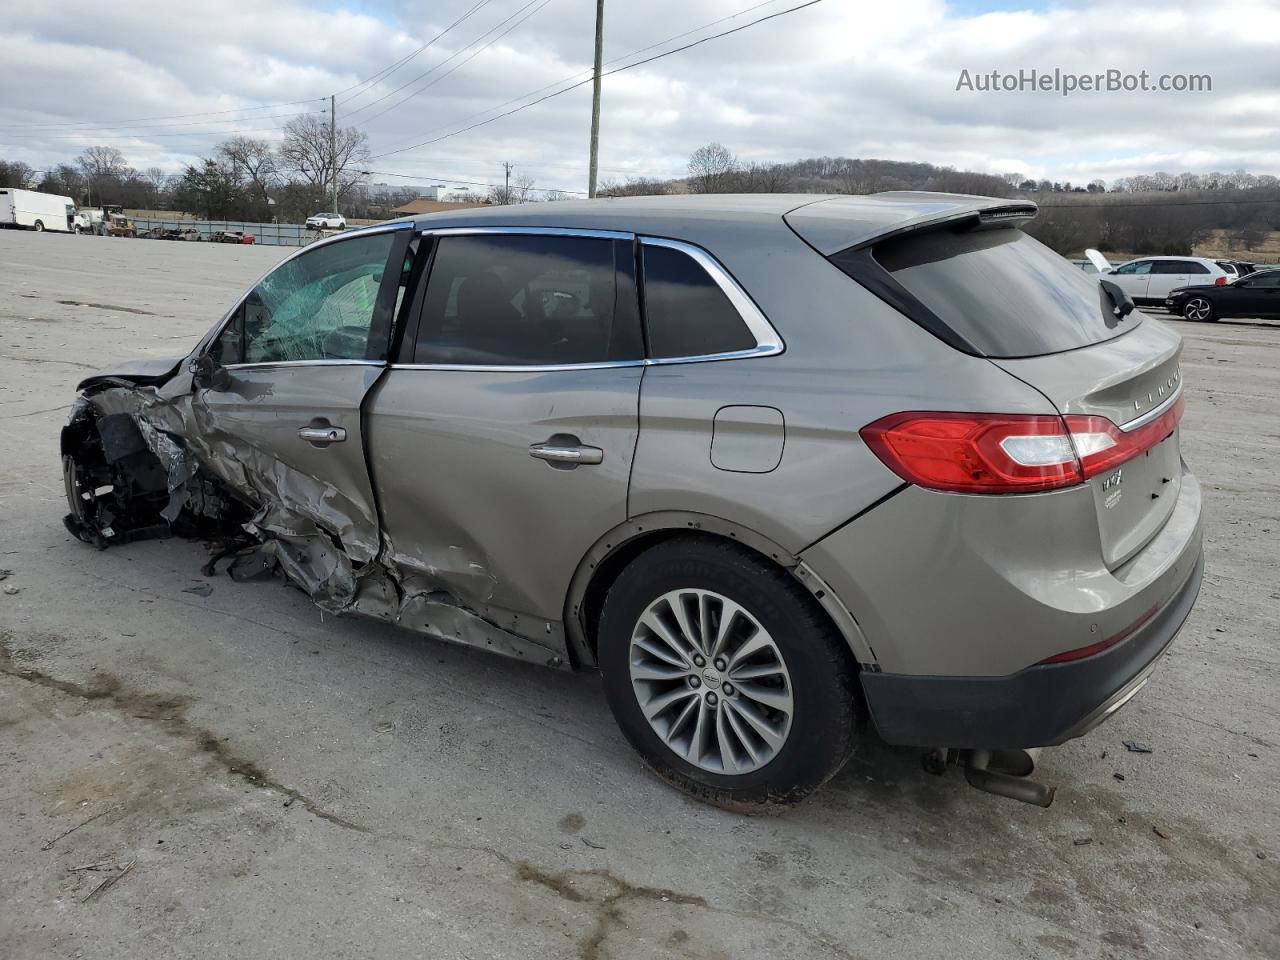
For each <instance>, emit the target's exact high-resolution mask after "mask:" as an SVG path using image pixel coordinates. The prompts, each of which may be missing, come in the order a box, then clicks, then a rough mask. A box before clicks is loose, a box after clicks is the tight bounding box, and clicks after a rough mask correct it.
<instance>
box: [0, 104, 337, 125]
mask: <svg viewBox="0 0 1280 960" xmlns="http://www.w3.org/2000/svg"><path fill="white" fill-rule="evenodd" d="M328 99H329V98H328V97H312V98H311V99H310V100H290V101H288V102H287V103H264V104H262V105H261V106H257V107H236V108H235V109H234V110H208V111H205V112H203V113H173V114H169V115H168V116H160V117H135V118H133V119H132V120H112V121H108V124H107V125H108V126H110V127H119V126H123V125H126V124H130V123H144V122H145V121H148V120H182V119H185V118H187V117H214V116H221V115H222V114H224V113H244V112H245V111H248V110H267V109H272V108H275V107H296V106H299V105H301V104H307V103H319V102H320V101H322V100H328ZM211 122H218V121H211ZM56 127H94V124H93V122H92V121H89V120H76V121H73V122H68V123H46V124H9V125H7V126H4V127H0V130H41V129H53V128H56ZM95 129H102V128H101V127H96V128H95Z"/></svg>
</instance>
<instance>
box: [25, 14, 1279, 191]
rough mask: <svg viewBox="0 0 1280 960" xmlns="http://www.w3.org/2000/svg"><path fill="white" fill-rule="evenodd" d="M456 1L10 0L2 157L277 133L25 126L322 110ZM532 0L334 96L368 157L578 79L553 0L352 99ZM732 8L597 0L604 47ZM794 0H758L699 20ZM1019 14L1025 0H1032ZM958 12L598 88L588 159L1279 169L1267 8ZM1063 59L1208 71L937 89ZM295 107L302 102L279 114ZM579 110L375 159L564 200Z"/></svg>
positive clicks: (644, 166)
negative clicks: (35, 0)
mask: <svg viewBox="0 0 1280 960" xmlns="http://www.w3.org/2000/svg"><path fill="white" fill-rule="evenodd" d="M473 2H474V0H447V2H445V3H443V4H442V5H440V6H439V7H433V8H432V10H431V12H430V13H429V14H424V12H423V7H424V5H423V4H421V3H419V2H414V3H409V2H408V0H385V3H386V6H384V7H383V8H381V9H380V10H379V11H378V15H376V16H375V15H373V14H370V13H367V12H344V11H342V10H337V11H334V10H332V9H331V10H319V9H313V8H310V7H308V6H305V5H303V4H299V3H271V4H264V3H261V2H252V3H251V2H235V0H188V2H187V3H185V4H181V5H174V4H172V3H169V2H160V0H142V2H133V3H130V4H127V5H126V4H103V3H99V2H95V0H44V2H42V3H39V4H27V5H26V6H25V7H18V8H10V9H9V10H7V12H6V16H5V18H4V20H3V30H4V31H7V32H6V33H4V34H0V44H2V46H0V49H4V50H5V51H6V65H5V69H4V70H3V71H0V157H4V158H7V159H15V160H25V161H26V162H28V163H30V164H32V165H33V166H35V167H38V168H43V167H45V166H47V165H49V164H50V163H55V162H59V161H63V160H69V159H70V158H71V157H73V156H74V155H75V154H76V153H77V152H78V151H79V150H80V149H82V148H83V147H84V146H85V145H88V144H92V143H111V144H114V145H116V146H119V147H120V148H121V149H122V150H123V151H124V152H125V154H126V156H127V157H128V159H129V161H130V162H131V163H132V164H133V165H134V166H136V167H139V168H144V167H148V166H152V165H159V166H162V167H166V168H169V169H177V168H178V167H179V166H180V165H181V164H183V163H185V162H189V161H191V160H192V159H194V158H195V157H196V156H198V155H200V154H201V153H205V152H207V151H208V150H209V149H210V148H211V147H212V146H213V145H214V144H215V143H217V142H218V140H219V139H221V138H222V136H224V135H229V134H230V133H233V132H236V131H237V130H240V129H249V130H257V129H259V128H264V127H272V126H275V127H278V126H280V125H282V124H283V122H284V118H278V119H273V120H262V121H257V122H250V121H242V122H227V121H226V119H225V118H226V117H239V116H250V115H258V116H266V115H271V114H274V113H279V112H282V110H279V109H264V110H254V111H248V112H246V113H241V114H235V113H232V114H225V115H223V116H222V117H206V118H191V119H193V120H198V121H199V122H198V123H191V122H186V125H181V124H182V123H184V121H181V120H177V119H175V120H166V121H154V122H153V123H152V124H151V125H150V126H145V125H144V126H132V127H129V128H127V129H124V128H117V129H100V130H84V129H80V128H75V127H62V128H49V127H44V128H40V127H37V126H36V125H41V124H44V125H47V124H56V123H69V122H72V121H94V122H108V121H115V122H117V123H118V121H120V120H123V119H129V118H137V117H152V116H158V115H173V114H190V113H196V112H200V111H214V110H229V109H233V108H239V107H255V106H258V105H260V104H268V103H278V102H282V101H292V100H302V99H309V98H313V99H316V100H317V101H318V100H319V98H321V97H325V96H327V95H328V94H329V93H331V92H333V91H336V90H341V89H343V88H347V87H350V86H351V85H352V84H355V83H356V82H357V81H359V80H360V79H361V78H362V77H365V76H369V75H371V74H374V73H375V72H377V71H379V70H381V69H382V68H383V67H385V66H387V65H389V64H390V63H392V62H393V61H395V60H396V59H398V58H400V57H403V56H406V55H408V54H410V53H411V52H412V51H413V50H414V49H415V48H416V47H417V46H418V45H420V44H421V43H423V42H425V40H427V39H429V38H430V37H431V36H433V35H434V34H435V33H437V32H438V31H439V30H441V29H442V28H443V27H444V26H445V25H447V24H448V23H449V22H451V21H452V20H453V19H455V18H456V17H457V16H459V15H461V14H462V13H463V12H464V11H465V10H466V9H468V8H469V7H470V6H471V4H472V3H473ZM524 2H526V0H492V2H491V3H489V4H488V5H487V6H485V7H484V8H483V9H481V10H480V11H478V12H477V13H476V14H475V15H474V16H473V17H472V18H471V19H470V20H468V21H467V22H466V23H464V24H463V25H461V26H460V27H458V28H457V29H455V30H454V31H452V32H451V33H449V34H448V35H447V36H446V37H444V38H443V39H441V40H440V41H439V42H437V43H436V44H435V45H434V46H433V47H432V48H431V49H430V50H428V51H427V52H426V53H423V54H421V55H420V56H417V57H415V58H414V59H413V60H411V61H410V62H409V63H408V64H406V65H405V66H404V67H403V68H401V69H399V70H397V71H395V72H394V73H393V74H391V75H390V76H389V77H388V78H386V80H385V81H384V82H380V83H378V84H376V85H374V86H373V87H371V88H369V89H368V90H361V91H359V92H358V95H357V96H355V97H354V98H353V99H350V100H349V101H348V102H347V103H345V104H343V105H342V107H341V108H340V111H339V114H340V119H339V122H340V123H341V122H343V120H342V117H343V115H350V117H351V119H350V122H351V123H354V124H355V125H358V126H364V127H365V129H367V131H368V133H369V137H370V141H371V144H372V146H373V150H374V153H382V152H384V151H388V150H391V149H394V148H397V147H400V146H403V145H406V144H409V143H414V142H417V141H421V140H427V139H431V138H432V137H435V136H439V135H441V134H444V133H449V132H451V131H453V130H457V129H459V128H460V127H462V126H465V125H466V124H467V123H470V122H473V119H471V118H472V115H473V114H477V113H478V112H480V111H486V110H489V109H490V108H492V107H494V106H496V105H498V104H500V103H502V102H503V101H506V100H509V99H511V98H512V97H515V96H518V95H520V94H524V93H526V92H529V91H533V90H535V89H537V88H539V87H541V86H544V85H547V84H552V83H555V82H556V81H559V80H561V79H562V78H565V77H568V76H572V75H575V74H579V73H581V72H582V71H584V70H586V69H587V68H589V64H590V53H591V38H592V30H593V24H592V18H591V9H590V8H591V5H589V4H585V3H580V2H571V0H551V2H550V3H549V4H548V5H547V6H546V7H545V8H544V9H539V10H538V12H537V13H536V14H535V15H534V16H532V17H531V18H530V19H529V20H528V22H526V23H524V24H522V25H521V26H519V27H518V28H517V29H515V30H513V31H512V32H511V33H510V34H508V35H507V36H506V37H504V38H503V39H502V40H501V41H499V42H498V43H496V44H494V45H493V46H491V47H489V48H488V49H487V50H485V51H484V52H483V53H481V54H480V55H479V56H477V57H476V58H475V59H473V60H471V61H470V62H468V63H466V64H465V65H463V66H461V67H459V68H458V69H457V71H456V72H455V73H453V74H451V75H449V76H448V77H446V78H445V79H443V80H440V81H439V82H438V83H436V84H435V85H434V86H432V87H431V88H430V89H429V90H427V91H425V92H424V93H423V94H422V95H420V96H416V97H413V98H411V99H409V100H407V101H406V102H405V103H403V104H401V105H399V106H397V107H395V108H394V109H392V110H390V111H388V112H386V113H385V114H383V115H380V116H379V115H378V114H379V112H380V111H382V110H384V109H385V108H387V107H388V106H391V105H392V104H395V103H396V102H397V101H398V100H400V99H401V98H403V97H405V95H406V94H408V93H409V92H410V90H412V89H414V88H413V87H410V88H409V89H406V90H405V91H403V92H401V93H398V94H395V95H394V96H391V97H389V98H387V99H386V100H383V101H382V102H380V103H378V104H376V105H372V106H371V105H370V104H371V103H372V101H374V100H375V99H376V98H377V97H381V96H382V95H383V94H385V93H388V92H390V91H391V90H393V89H394V88H396V87H398V86H400V85H401V84H403V83H406V82H408V81H409V80H411V79H412V78H413V77H415V76H417V75H418V74H421V73H423V72H424V71H426V70H428V69H429V68H431V67H432V66H434V65H436V64H437V63H439V62H440V61H442V60H444V59H445V58H446V57H448V56H450V55H452V54H458V57H457V58H456V59H455V60H453V61H451V62H449V63H448V64H446V65H444V66H442V67H441V72H442V71H443V70H447V69H449V67H450V66H453V65H455V64H457V63H458V62H459V61H460V60H461V59H463V58H465V57H466V56H468V55H469V53H470V51H469V50H465V49H464V48H465V45H466V44H467V43H469V42H471V41H472V40H473V39H474V38H476V37H478V36H479V35H480V34H482V33H484V31H486V30H488V29H489V28H490V27H492V26H494V25H495V24H497V23H498V22H499V21H500V20H502V19H503V18H505V17H508V16H510V15H511V14H513V13H515V12H516V11H517V10H518V9H519V8H520V7H521V6H522V5H523V3H524ZM749 2H750V0H678V2H677V0H652V2H647V3H644V4H625V3H620V2H617V0H610V2H608V3H607V4H606V6H607V11H606V53H605V57H606V59H611V58H613V57H617V56H619V55H621V54H625V53H628V52H629V51H632V50H634V49H637V48H640V47H644V46H646V45H648V44H651V43H654V42H655V41H658V40H661V39H663V38H664V37H669V36H671V35H673V34H676V33H679V32H681V31H682V30H686V29H689V28H690V27H693V26H696V25H698V24H702V23H705V22H707V21H710V20H714V19H716V18H718V17H724V16H726V15H728V14H731V13H733V12H734V11H735V10H739V9H741V8H743V7H745V6H747V5H748V4H749ZM792 2H793V0H775V2H773V3H770V4H769V5H767V6H765V7H762V8H761V9H760V10H758V11H755V12H754V13H751V14H748V15H745V16H743V17H740V18H738V19H736V20H733V21H729V22H726V23H725V24H722V25H721V26H719V27H718V28H715V29H724V28H726V27H730V26H733V25H735V24H738V23H742V22H745V21H747V20H749V19H752V18H753V17H756V16H760V15H762V14H765V13H768V12H771V11H773V10H780V9H784V8H786V7H787V6H790V5H791V4H792ZM363 6H364V7H365V8H368V7H370V6H372V5H370V4H364V5H363ZM977 6H979V4H977V3H973V2H970V3H967V4H965V6H964V7H963V10H972V9H974V8H975V7H977ZM1028 6H1029V7H1032V8H1036V7H1039V6H1040V4H1039V3H1038V2H1030V0H1029V2H1028ZM530 9H535V8H532V7H531V8H530ZM963 10H962V9H961V8H959V7H954V6H948V5H947V4H946V3H944V2H942V0H895V2H893V3H852V2H848V0H826V2H824V3H822V4H819V5H818V6H815V7H812V8H810V9H807V10H804V11H801V12H799V13H796V14H792V15H790V16H787V17H782V18H779V19H776V20H771V21H768V22H767V23H763V24H760V25H759V26H756V27H753V28H751V29H749V30H746V31H743V32H742V33H739V34H735V35H734V36H731V37H726V38H724V39H721V40H716V41H712V42H710V43H707V44H703V45H701V46H698V47H695V48H693V49H691V50H689V51H687V52H684V53H681V54H677V55H675V56H672V57H668V58H665V59H662V60H659V61H656V62H655V63H653V64H650V65H648V66H644V67H640V68H638V69H636V70H634V71H629V72H626V73H620V74H618V75H616V76H612V77H609V78H607V79H606V80H605V83H604V113H603V122H602V137H601V144H602V147H601V167H602V168H603V174H604V176H606V177H609V176H624V175H627V174H634V175H639V174H651V175H658V176H669V175H674V174H680V173H682V172H683V168H684V161H685V158H686V157H687V156H688V154H689V153H690V151H692V150H693V149H694V148H695V147H697V146H698V145H700V144H702V143H705V142H707V141H708V140H720V141H722V142H724V143H726V144H727V145H729V146H730V147H731V148H732V149H733V150H735V151H736V152H737V153H738V154H739V155H740V156H742V157H743V158H744V159H752V160H768V159H778V160H782V159H794V158H799V157H802V156H811V155H821V154H827V155H838V154H843V155H847V156H861V157H883V158H890V159H899V160H917V161H927V162H931V163H939V164H950V165H954V166H957V167H964V168H969V169H976V170H984V171H990V172H996V173H999V172H1006V171H1013V170H1016V171H1020V172H1023V173H1025V174H1028V175H1031V176H1035V177H1050V178H1052V179H1070V180H1073V181H1077V182H1081V181H1087V180H1089V179H1092V178H1093V177H1096V176H1101V177H1104V178H1106V179H1114V178H1115V177H1118V176H1124V175H1128V174H1132V173H1138V172H1149V171H1151V170H1153V169H1156V168H1161V169H1165V170H1168V171H1170V172H1178V171H1181V170H1193V171H1208V170H1210V169H1237V168H1245V169H1250V170H1253V171H1254V172H1258V173H1274V172H1278V171H1280V57H1276V56H1275V55H1274V51H1275V38H1276V37H1277V36H1280V8H1277V7H1276V5H1275V4H1274V3H1272V2H1254V0H1233V2H1226V3H1220V4H1218V5H1217V6H1215V7H1214V8H1213V9H1212V10H1206V9H1205V8H1204V7H1203V5H1201V4H1193V3H1191V2H1189V0H1167V2H1156V0H1133V2H1122V0H1085V2H1078V3H1072V4H1070V5H1065V6H1060V5H1054V6H1051V7H1048V8H1046V9H1028V10H1024V11H1017V12H994V13H987V14H979V15H974V14H972V13H965V12H963ZM525 12H528V11H525ZM521 15H523V14H521ZM705 32H708V31H704V33H705ZM701 35H702V34H694V35H692V36H690V37H688V38H685V41H683V42H687V41H688V40H693V39H696V38H697V37H698V36H701ZM652 52H658V51H651V53H652ZM1055 67H1056V68H1061V69H1063V70H1066V71H1072V72H1078V73H1095V72H1100V71H1104V70H1106V69H1108V68H1112V67H1114V68H1117V69H1121V70H1125V71H1137V70H1142V69H1145V70H1148V71H1150V72H1151V73H1152V74H1153V75H1159V74H1161V73H1197V74H1209V75H1211V76H1212V78H1213V91H1212V92H1211V93H1203V94H1174V93H1159V94H1157V93H1145V94H1144V93H1131V94H1126V93H1110V94H1108V93H1095V94H1084V93H1081V94H1076V95H1074V96H1072V97H1068V98H1063V97H1060V96H1055V95H1053V94H1046V93H1030V92H1028V93H987V94H983V93H972V92H963V91H962V92H957V91H956V89H955V86H956V80H957V77H958V76H959V73H960V71H961V70H962V69H968V70H970V71H972V72H975V73H976V72H983V71H990V70H993V69H998V70H1001V71H1017V70H1019V69H1030V68H1037V69H1039V70H1053V69H1054V68H1055ZM433 76H436V77H438V76H439V73H437V74H435V75H433ZM429 79H431V78H430V77H429V78H428V80H429ZM421 82H422V83H425V82H427V80H424V81H421ZM320 106H321V104H320V103H319V102H317V103H316V104H315V107H317V108H319V107H320ZM361 107H365V108H366V109H363V110H361V109H360V108H361ZM290 109H304V108H302V107H298V108H284V112H287V111H288V110H290ZM589 110H590V86H589V85H587V86H583V87H580V88H579V89H577V90H575V91H573V92H571V93H568V94H565V95H564V96H562V97H559V98H556V99H554V100H550V101H547V102H546V103H543V104H539V105H538V106H535V107H532V108H530V109H528V110H525V111H523V112H521V113H518V114H516V115H514V116H511V117H508V118H505V119H502V120H498V121H497V122H495V123H492V124H488V125H485V126H482V127H480V128H478V129H476V130H473V131H471V132H468V133H464V134H461V135H458V136H455V137H451V138H449V139H446V140H443V141H441V142H439V143H436V144H433V145H431V146H429V147H426V148H423V149H421V150H418V151H413V152H410V153H403V154H396V155H394V156H387V157H383V158H380V159H378V160H377V161H376V162H375V163H374V164H373V165H372V166H373V167H374V169H377V170H385V171H389V172H392V173H404V174H410V175H415V176H420V177H421V179H423V180H426V179H430V178H431V177H432V176H451V177H461V178H474V179H495V178H496V177H497V175H498V170H499V169H500V164H501V162H502V161H504V160H510V161H512V162H514V163H515V164H516V165H517V167H518V169H519V170H520V172H523V173H527V174H530V175H532V176H534V177H535V178H536V179H537V180H538V182H539V184H540V185H547V186H564V187H571V188H577V189H580V188H581V187H582V186H583V182H584V180H585V169H586V148H587V136H588V128H589ZM258 135H261V136H266V137H273V136H276V134H274V133H270V132H266V133H261V134H258Z"/></svg>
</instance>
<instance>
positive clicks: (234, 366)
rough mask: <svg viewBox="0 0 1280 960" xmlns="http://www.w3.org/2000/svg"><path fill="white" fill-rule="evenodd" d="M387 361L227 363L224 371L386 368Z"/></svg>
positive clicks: (265, 361) (224, 365) (264, 361)
mask: <svg viewBox="0 0 1280 960" xmlns="http://www.w3.org/2000/svg"><path fill="white" fill-rule="evenodd" d="M386 365H387V363H386V361H385V360H263V361H259V362H256V363H226V364H223V369H224V370H254V369H258V368H262V367H385V366H386Z"/></svg>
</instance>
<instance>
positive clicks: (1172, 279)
mask: <svg viewBox="0 0 1280 960" xmlns="http://www.w3.org/2000/svg"><path fill="white" fill-rule="evenodd" d="M1085 254H1086V256H1088V257H1089V259H1090V260H1091V261H1092V262H1093V264H1094V266H1096V267H1097V268H1098V271H1099V272H1100V273H1102V274H1104V275H1105V276H1106V278H1107V279H1108V280H1111V281H1112V282H1114V283H1115V284H1116V285H1117V286H1119V287H1120V289H1122V290H1123V291H1124V292H1125V293H1127V294H1128V295H1129V296H1130V297H1132V298H1133V302H1134V303H1136V304H1138V305H1140V306H1148V307H1159V306H1164V300H1165V297H1167V296H1168V295H1169V291H1171V290H1173V289H1174V288H1175V287H1183V286H1186V285H1187V284H1189V283H1210V284H1213V283H1217V284H1223V283H1229V282H1230V281H1232V280H1234V279H1235V277H1236V275H1235V273H1234V272H1231V273H1229V272H1227V271H1226V270H1224V269H1223V268H1222V267H1221V266H1220V265H1219V263H1218V261H1216V260H1210V259H1209V258H1207V257H1141V258H1139V259H1137V260H1130V261H1128V262H1127V263H1122V264H1120V266H1118V267H1113V266H1111V264H1110V263H1109V262H1108V261H1107V258H1106V257H1104V256H1102V254H1100V253H1098V251H1097V250H1087V251H1085Z"/></svg>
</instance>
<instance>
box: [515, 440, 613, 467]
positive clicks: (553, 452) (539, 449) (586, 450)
mask: <svg viewBox="0 0 1280 960" xmlns="http://www.w3.org/2000/svg"><path fill="white" fill-rule="evenodd" d="M529 456H531V457H534V458H536V459H538V460H546V461H547V462H548V463H550V464H551V465H552V466H563V467H576V466H578V465H580V464H595V463H600V462H601V461H602V460H604V451H603V450H601V449H600V448H599V447H588V446H585V445H581V444H576V443H575V444H569V443H553V442H551V441H547V442H546V443H535V444H534V445H533V446H531V447H530V448H529Z"/></svg>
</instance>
